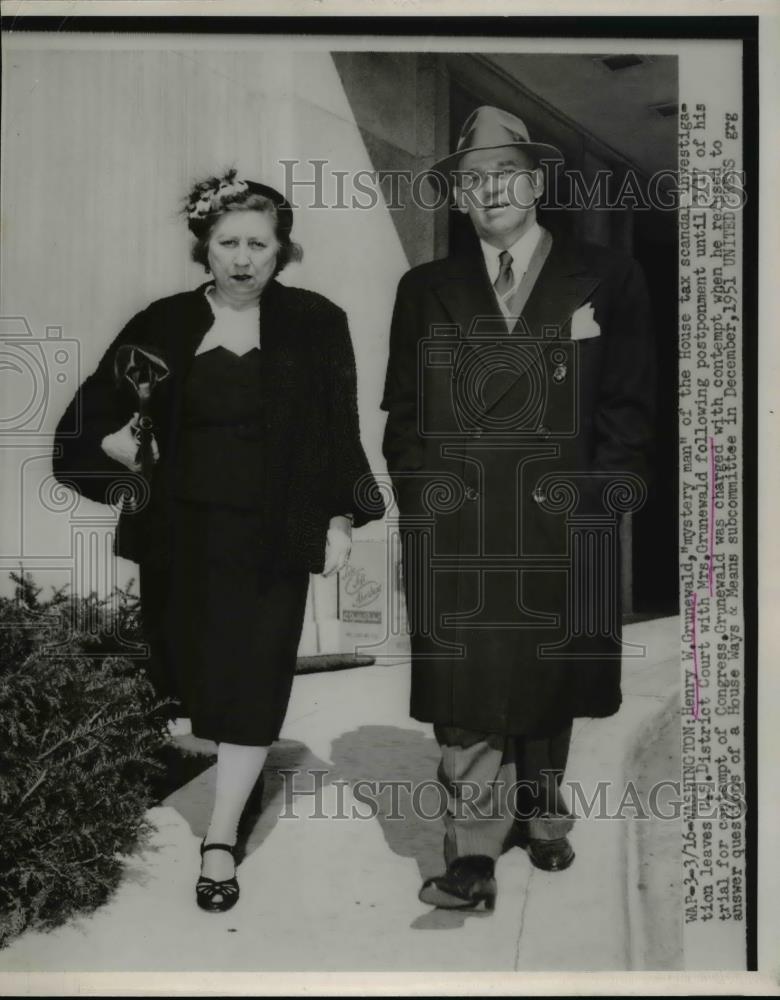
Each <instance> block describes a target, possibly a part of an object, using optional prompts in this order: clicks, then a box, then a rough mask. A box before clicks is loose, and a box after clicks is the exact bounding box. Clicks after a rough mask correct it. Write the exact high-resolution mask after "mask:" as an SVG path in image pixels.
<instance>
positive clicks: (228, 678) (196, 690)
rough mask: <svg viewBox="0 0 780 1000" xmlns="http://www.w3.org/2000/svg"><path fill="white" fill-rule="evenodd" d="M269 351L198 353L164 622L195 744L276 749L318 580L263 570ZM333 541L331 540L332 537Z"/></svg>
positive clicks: (188, 391) (188, 400)
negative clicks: (265, 364) (264, 384)
mask: <svg viewBox="0 0 780 1000" xmlns="http://www.w3.org/2000/svg"><path fill="white" fill-rule="evenodd" d="M261 365H262V355H261V352H260V351H259V350H257V349H253V350H251V351H249V352H248V353H246V354H244V355H242V356H238V355H236V354H234V353H233V352H232V351H229V350H227V349H226V348H224V347H217V348H214V349H213V350H210V351H206V352H205V353H203V354H199V355H196V357H195V359H194V361H193V364H192V368H191V371H190V374H189V377H188V379H187V383H186V387H185V395H184V402H183V411H182V421H181V437H180V440H179V447H178V449H177V459H176V462H177V464H176V470H175V476H174V481H175V483H176V508H175V510H176V516H175V517H174V519H173V523H174V529H173V538H172V539H171V541H172V556H173V558H172V560H171V569H170V576H169V578H168V582H169V592H168V600H167V602H166V605H167V607H166V612H165V616H164V622H163V630H164V635H165V638H166V646H167V648H168V654H169V656H170V658H171V660H172V663H173V666H174V671H175V675H176V681H177V686H178V692H179V695H180V697H181V698H182V701H183V703H184V708H185V710H186V711H187V713H188V714H189V716H190V718H191V720H192V730H193V733H194V734H195V735H196V736H201V737H205V738H208V739H213V740H217V741H218V742H226V743H240V744H243V745H250V746H252V745H253V746H265V745H267V744H269V743H271V742H273V740H275V739H276V738H277V737H278V735H279V729H280V727H281V725H282V722H283V720H284V715H285V712H286V710H287V703H288V700H289V697H290V690H291V686H292V680H293V675H294V672H295V660H296V654H297V648H298V643H299V641H300V634H301V629H302V625H303V615H304V610H305V606H306V594H307V589H308V584H309V575H308V573H307V572H305V571H296V572H293V573H290V574H287V575H283V574H280V573H279V572H278V570H277V571H276V572H275V573H273V574H272V573H271V572H270V571H269V569H268V568H267V566H265V565H264V543H266V541H267V537H268V536H267V532H268V530H269V528H268V525H267V524H266V523H265V518H264V516H263V501H264V491H265V490H266V482H265V469H266V466H265V463H264V461H263V443H264V433H263V431H264V422H265V417H264V412H263V398H262V389H261V379H260V373H261ZM323 544H324V540H323Z"/></svg>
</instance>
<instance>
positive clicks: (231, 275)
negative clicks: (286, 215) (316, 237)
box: [208, 211, 279, 306]
mask: <svg viewBox="0 0 780 1000" xmlns="http://www.w3.org/2000/svg"><path fill="white" fill-rule="evenodd" d="M278 253H279V241H278V240H277V238H276V234H275V232H274V219H273V216H272V215H271V214H270V213H268V212H253V211H234V212H226V213H225V214H224V215H223V216H222V218H221V219H220V220H219V222H217V224H216V225H215V226H214V228H213V230H212V231H211V236H210V237H209V244H208V261H209V268H210V269H211V273H212V274H213V275H214V281H215V283H216V291H217V297H218V298H222V299H224V300H225V301H227V302H229V303H231V304H233V305H239V306H240V305H248V304H250V303H252V302H255V301H256V300H257V299H258V298H259V296H260V293H261V292H262V290H263V288H264V287H265V285H266V283H267V282H268V281H269V280H270V278H271V277H272V276H273V273H274V268H275V267H276V255H277V254H278Z"/></svg>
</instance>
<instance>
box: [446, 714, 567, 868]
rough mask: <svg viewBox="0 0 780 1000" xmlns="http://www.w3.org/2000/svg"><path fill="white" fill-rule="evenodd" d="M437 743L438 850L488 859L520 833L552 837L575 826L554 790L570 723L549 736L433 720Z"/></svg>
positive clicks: (564, 757) (450, 855)
mask: <svg viewBox="0 0 780 1000" xmlns="http://www.w3.org/2000/svg"><path fill="white" fill-rule="evenodd" d="M434 733H435V735H436V739H437V740H438V742H439V745H440V747H441V764H440V766H439V780H440V781H441V782H442V784H443V785H444V787H445V789H446V791H447V814H446V815H445V818H444V826H445V837H444V857H445V861H446V863H447V864H448V865H449V864H451V863H452V861H453V860H454V859H455V858H456V857H463V856H464V855H467V854H483V855H487V856H488V857H491V858H493V859H494V860H495V859H497V858H498V857H499V855H500V854H501V853H502V851H503V850H504V849H505V847H506V846H508V843H510V842H511V835H512V834H513V832H515V833H517V834H518V835H519V836H521V837H527V838H532V839H539V840H554V839H557V838H559V837H563V836H565V835H566V834H567V833H568V832H569V830H571V828H572V826H573V825H574V820H573V817H572V816H571V815H570V813H569V811H568V809H567V808H566V805H565V803H564V801H563V798H562V796H561V793H560V784H561V780H562V778H563V771H564V769H565V767H566V761H567V758H568V755H569V743H570V740H571V723H569V724H568V725H567V726H565V727H564V728H563V729H561V730H559V731H558V732H557V733H555V734H554V735H552V736H544V737H536V736H533V737H532V736H505V735H498V734H486V733H474V732H471V731H469V730H466V729H460V728H458V727H455V726H438V725H437V726H434Z"/></svg>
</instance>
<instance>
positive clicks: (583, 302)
mask: <svg viewBox="0 0 780 1000" xmlns="http://www.w3.org/2000/svg"><path fill="white" fill-rule="evenodd" d="M654 353H655V352H654V344H653V338H652V335H651V328H650V319H649V304H648V296H647V292H646V287H645V282H644V278H643V275H642V272H641V270H640V268H639V266H638V265H637V263H636V262H635V261H633V260H632V259H630V258H626V257H622V256H620V255H617V254H615V253H613V252H611V251H608V250H606V249H604V248H602V247H597V246H590V245H585V244H576V243H573V242H568V241H565V240H562V239H557V238H556V239H554V240H553V244H552V248H551V250H550V252H549V255H548V257H547V258H546V261H545V263H544V265H543V267H542V270H541V272H540V273H539V276H538V278H537V280H536V282H535V284H534V285H533V288H532V291H531V292H530V296H529V297H528V299H527V302H526V304H525V306H524V308H523V311H522V314H521V317H520V319H519V321H518V322H517V323H516V324H515V325H514V327H513V328H512V329H511V330H510V329H509V327H508V324H507V323H506V321H505V318H504V316H503V315H502V314H501V312H500V311H499V307H498V304H497V300H496V297H495V294H494V292H493V289H492V287H491V284H490V280H489V278H488V274H487V271H486V268H485V264H484V258H483V256H482V254H481V252H480V249H479V246H478V244H476V241H475V244H474V247H473V249H472V250H471V251H470V252H466V253H464V254H462V255H459V256H451V257H448V258H446V259H443V260H437V261H434V262H432V263H429V264H424V265H422V266H420V267H416V268H413V269H412V270H411V271H409V272H408V273H407V274H405V275H404V277H403V278H402V279H401V282H400V284H399V287H398V293H397V298H396V304H395V310H394V315H393V321H392V330H391V342H390V359H389V365H388V372H387V380H386V385H385V394H384V399H383V403H382V407H383V409H385V410H387V411H388V421H387V428H386V432H385V442H384V451H385V457H386V459H387V463H388V469H389V471H390V473H391V476H392V479H393V484H394V487H395V492H396V496H397V499H398V504H399V511H400V517H401V537H402V541H403V564H404V579H405V585H406V595H407V607H408V613H409V619H410V623H411V629H412V654H413V663H412V701H411V710H412V715H413V716H414V717H415V718H418V719H421V720H425V721H432V722H436V723H439V724H442V725H455V726H460V727H463V728H466V729H470V730H474V731H478V732H494V733H506V734H515V735H519V734H531V733H532V734H538V735H544V734H547V733H552V732H555V731H557V730H558V729H559V728H560V727H561V725H565V724H566V722H567V721H568V720H570V719H572V718H574V717H577V716H607V715H610V714H612V713H614V712H615V711H617V709H618V707H619V705H620V699H621V694H620V654H621V635H620V617H619V608H618V601H619V587H620V580H619V551H618V544H617V530H618V521H619V516H620V512H621V511H623V510H626V509H630V508H632V507H635V506H637V505H639V504H641V502H642V497H643V493H644V481H645V477H646V474H647V457H648V451H649V445H650V441H651V432H652V423H653V412H652V411H653V400H654V384H653V371H654Z"/></svg>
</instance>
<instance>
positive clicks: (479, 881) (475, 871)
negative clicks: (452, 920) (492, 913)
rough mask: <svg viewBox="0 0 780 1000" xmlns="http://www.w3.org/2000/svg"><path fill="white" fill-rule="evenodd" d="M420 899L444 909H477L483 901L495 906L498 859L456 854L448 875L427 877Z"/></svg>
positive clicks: (486, 905)
mask: <svg viewBox="0 0 780 1000" xmlns="http://www.w3.org/2000/svg"><path fill="white" fill-rule="evenodd" d="M419 899H420V901H421V902H423V903H427V904H428V905H429V906H438V907H440V908H441V909H443V910H473V909H474V908H475V907H477V906H479V904H480V903H484V904H485V909H486V910H492V909H493V908H494V907H495V905H496V879H495V862H494V860H493V859H492V858H489V857H487V856H486V855H484V854H466V855H464V856H463V857H462V858H456V859H455V860H454V861H453V862H452V864H451V865H450V866H449V867H448V868H447V871H446V872H445V873H444V875H436V876H434V877H433V878H429V879H426V880H425V882H424V883H423V886H422V888H421V889H420V893H419Z"/></svg>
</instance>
